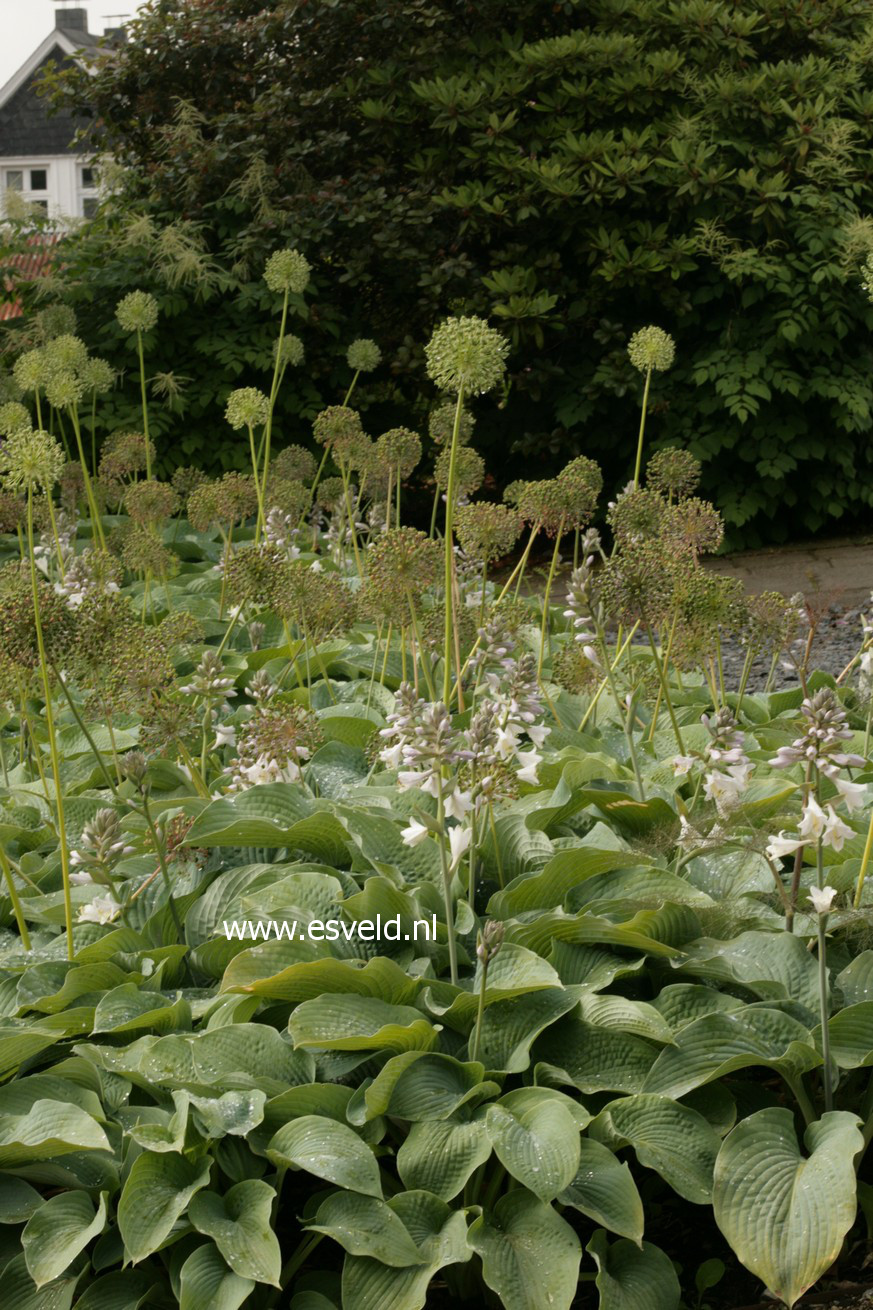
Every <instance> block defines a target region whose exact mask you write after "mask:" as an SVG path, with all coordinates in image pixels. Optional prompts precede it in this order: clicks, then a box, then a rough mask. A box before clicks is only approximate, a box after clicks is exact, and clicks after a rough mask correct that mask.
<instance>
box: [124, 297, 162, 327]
mask: <svg viewBox="0 0 873 1310" xmlns="http://www.w3.org/2000/svg"><path fill="white" fill-rule="evenodd" d="M115 317H116V318H117V319H118V323H119V326H120V327H121V329H122V330H123V331H124V332H151V330H152V328H153V327H154V326H155V324H156V323H157V321H158V302H157V301H156V300H155V298H154V296H151V295H149V293H148V292H147V291H131V292H129V294H128V295H126V296H125V297H124V299H123V300H119V302H118V304H117V305H116V307H115Z"/></svg>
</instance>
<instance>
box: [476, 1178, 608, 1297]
mask: <svg viewBox="0 0 873 1310" xmlns="http://www.w3.org/2000/svg"><path fill="white" fill-rule="evenodd" d="M468 1241H469V1243H470V1246H471V1247H472V1248H473V1250H474V1251H476V1252H477V1254H478V1255H479V1256H480V1258H481V1260H482V1274H483V1276H484V1278H485V1282H486V1283H487V1284H488V1286H489V1287H490V1288H491V1289H492V1291H494V1292H496V1293H497V1295H498V1296H499V1298H500V1301H501V1304H502V1305H503V1306H504V1307H505V1310H570V1306H571V1305H572V1303H573V1298H574V1297H575V1295H576V1284H577V1280H578V1277H579V1263H580V1260H581V1258H582V1250H581V1247H580V1246H579V1239H578V1237H577V1236H576V1234H575V1233H574V1232H573V1229H572V1228H571V1227H570V1225H569V1224H568V1223H567V1222H566V1220H564V1219H562V1218H561V1216H560V1215H558V1214H556V1213H555V1211H554V1210H553V1209H552V1207H551V1206H550V1205H546V1204H545V1203H544V1202H542V1201H539V1200H537V1198H536V1197H535V1196H533V1195H531V1193H530V1192H528V1191H526V1190H525V1189H524V1188H523V1187H516V1188H514V1189H513V1191H511V1192H507V1193H506V1195H505V1196H502V1197H501V1198H500V1200H499V1201H498V1202H497V1204H496V1205H495V1207H494V1209H493V1210H492V1211H490V1212H489V1213H487V1214H483V1215H482V1216H481V1217H480V1218H479V1219H476V1220H475V1221H474V1222H473V1224H472V1225H471V1226H470V1232H469V1236H468Z"/></svg>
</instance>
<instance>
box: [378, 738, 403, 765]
mask: <svg viewBox="0 0 873 1310" xmlns="http://www.w3.org/2000/svg"><path fill="white" fill-rule="evenodd" d="M402 758H403V742H402V741H398V742H396V743H395V744H394V745H393V746H386V747H385V749H384V750H381V751H380V752H379V759H380V760H381V761H382V763H383V764H385V765H387V766H388V768H389V769H396V768H397V767H398V765H399V764H400V761H401V759H402Z"/></svg>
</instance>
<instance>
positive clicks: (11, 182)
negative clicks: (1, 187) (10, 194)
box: [6, 168, 24, 191]
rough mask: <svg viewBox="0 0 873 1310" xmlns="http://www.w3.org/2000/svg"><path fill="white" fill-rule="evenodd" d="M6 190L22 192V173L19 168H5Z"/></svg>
mask: <svg viewBox="0 0 873 1310" xmlns="http://www.w3.org/2000/svg"><path fill="white" fill-rule="evenodd" d="M6 190H7V191H23V190H24V172H23V170H22V169H20V168H7V170H6Z"/></svg>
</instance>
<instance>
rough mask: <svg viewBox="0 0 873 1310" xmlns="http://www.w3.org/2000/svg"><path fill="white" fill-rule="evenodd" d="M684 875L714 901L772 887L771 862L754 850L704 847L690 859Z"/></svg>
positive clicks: (771, 888)
mask: <svg viewBox="0 0 873 1310" xmlns="http://www.w3.org/2000/svg"><path fill="white" fill-rule="evenodd" d="M684 876H685V877H686V878H687V880H688V882H689V883H691V885H692V887H697V888H698V889H699V890H700V891H702V892H705V893H706V895H707V896H711V897H712V898H713V900H715V901H726V900H734V899H735V898H737V897H739V896H748V895H749V894H750V893H752V892H771V891H772V890H773V874H772V872H771V870H770V866H769V864H768V863H767V861H766V860H765V859H764V856H763V855H761V854H759V853H758V852H756V851H747V850H743V851H733V850H731V851H720V850H714V851H707V852H706V853H705V854H703V855H698V856H696V857H695V858H694V859H693V860H690V861H689V863H688V864H687V865H686V867H685V870H684Z"/></svg>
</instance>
